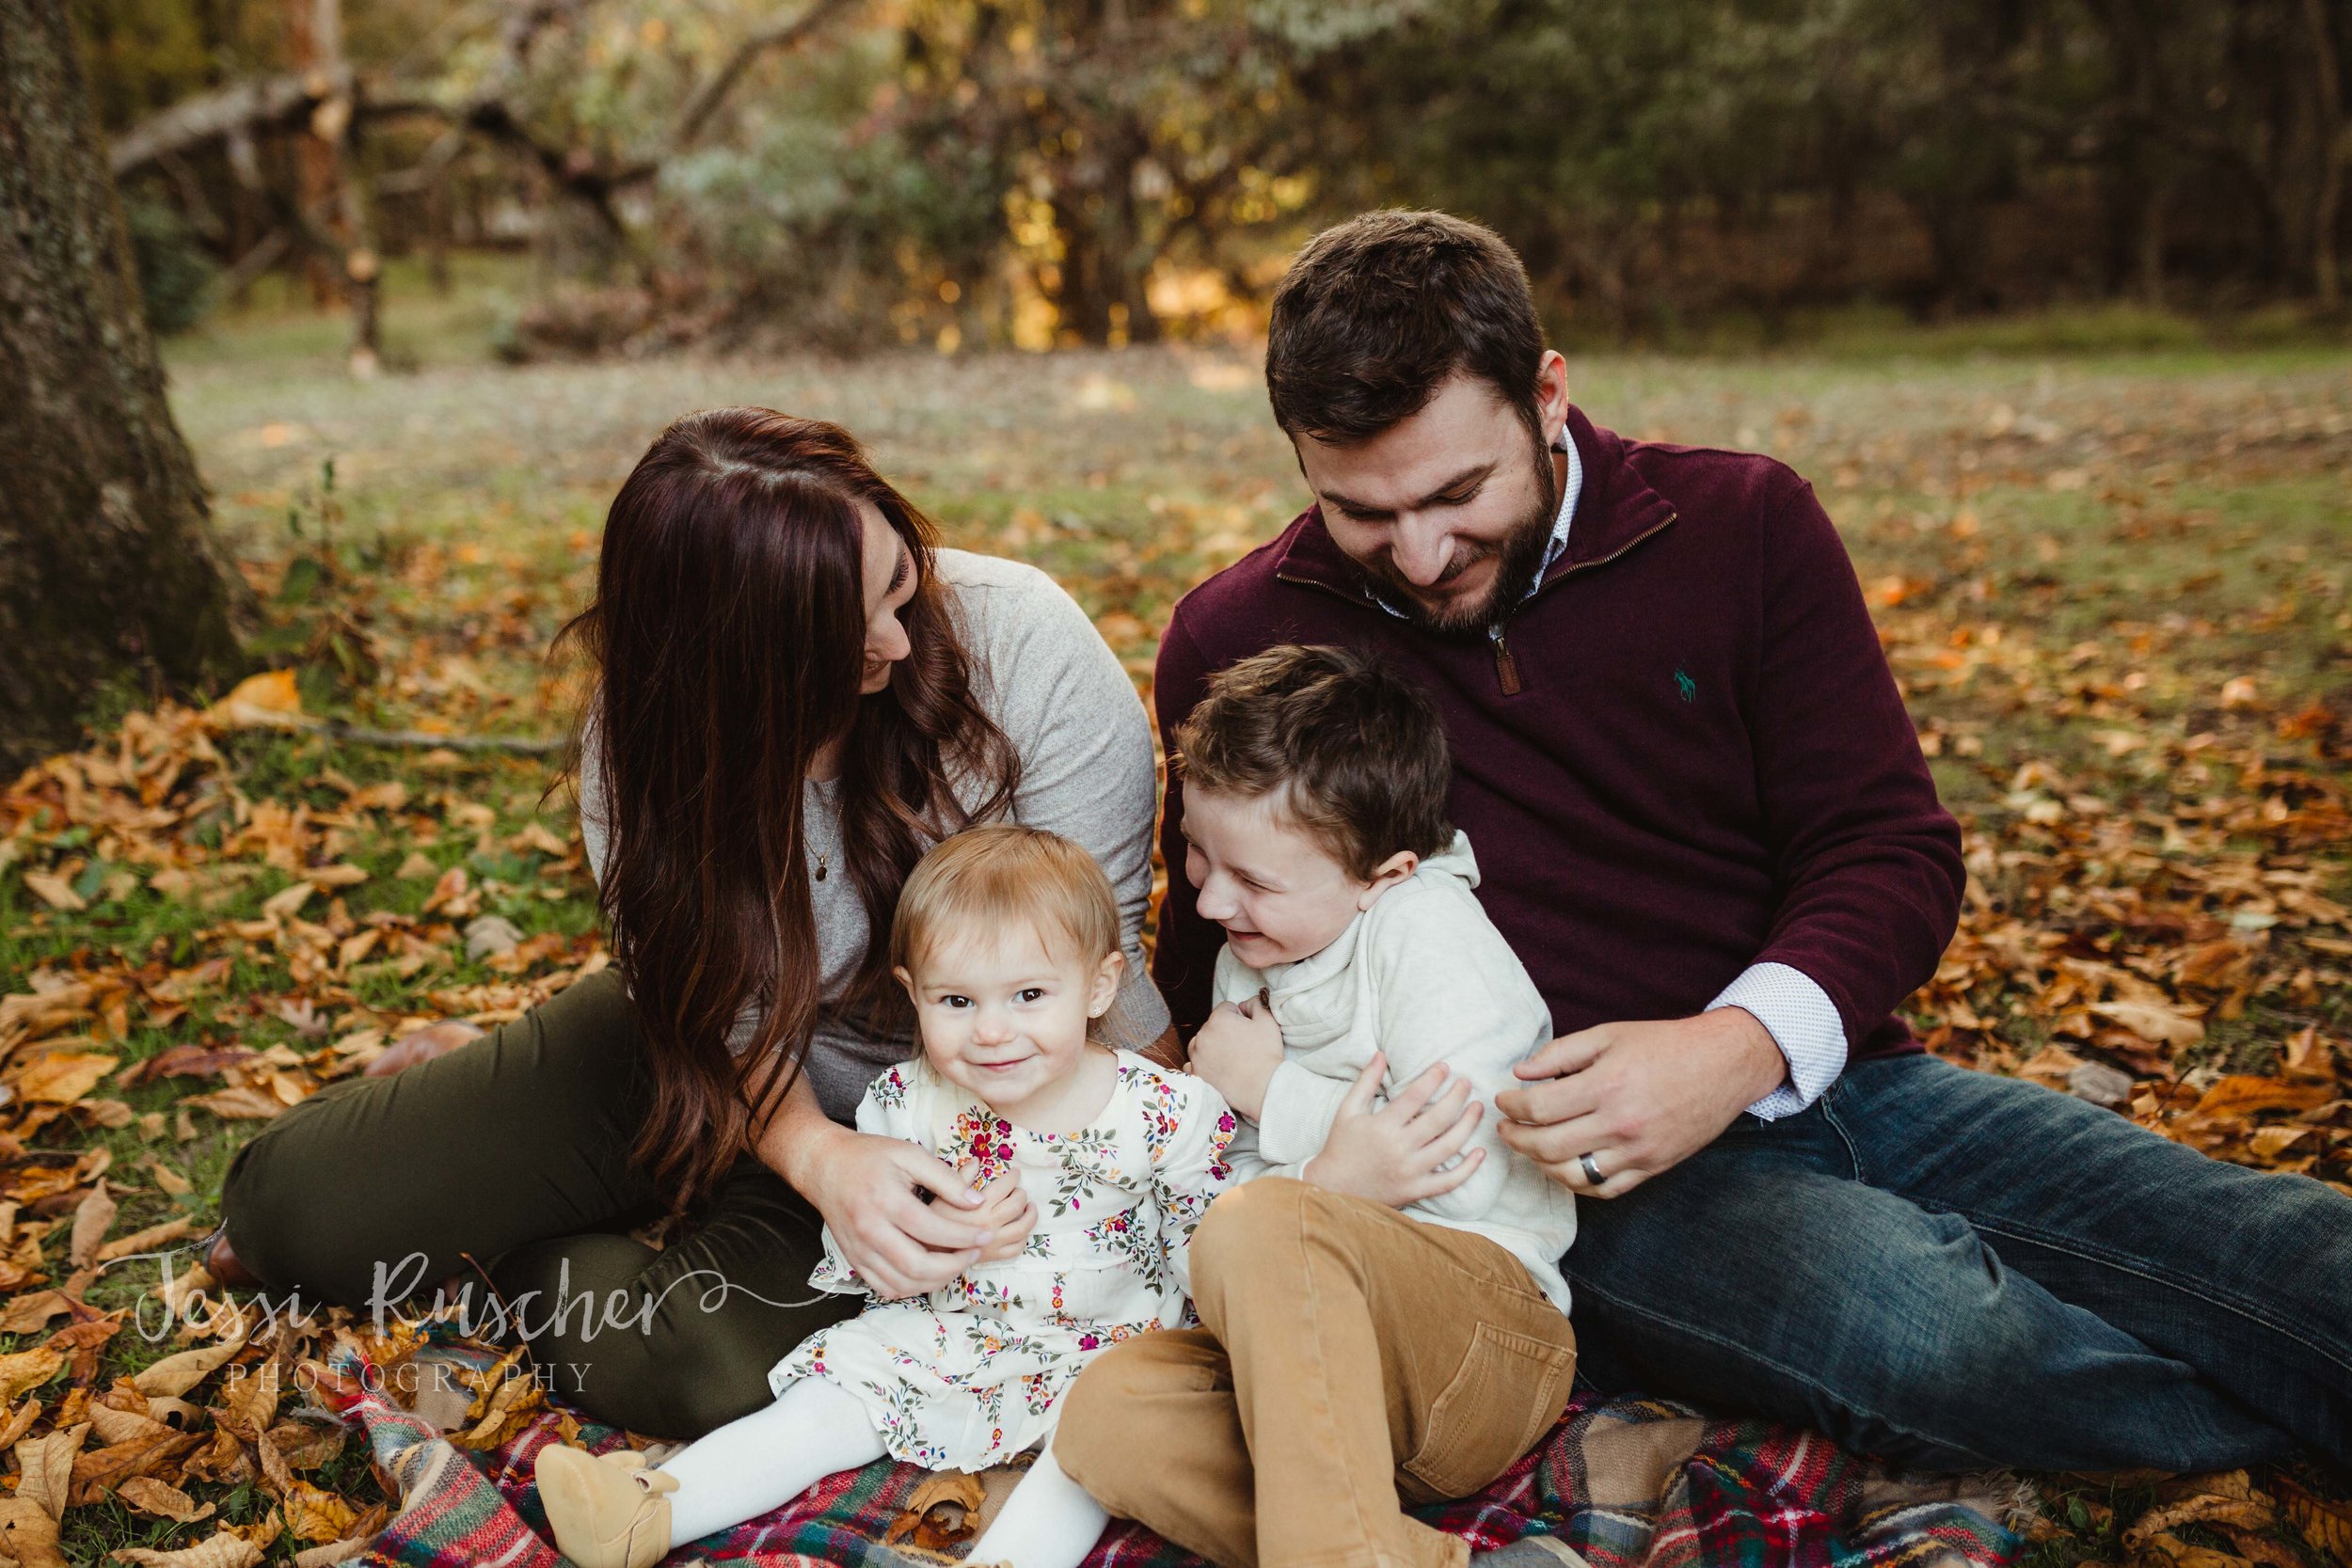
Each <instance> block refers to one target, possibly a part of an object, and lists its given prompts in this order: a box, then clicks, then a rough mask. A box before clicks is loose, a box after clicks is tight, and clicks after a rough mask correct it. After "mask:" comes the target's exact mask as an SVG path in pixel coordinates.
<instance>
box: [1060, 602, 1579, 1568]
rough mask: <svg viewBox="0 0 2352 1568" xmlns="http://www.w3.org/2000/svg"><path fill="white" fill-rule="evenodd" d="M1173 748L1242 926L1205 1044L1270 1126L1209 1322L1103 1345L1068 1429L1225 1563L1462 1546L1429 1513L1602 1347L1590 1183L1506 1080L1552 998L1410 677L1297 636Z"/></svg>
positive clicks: (1366, 1558)
mask: <svg viewBox="0 0 2352 1568" xmlns="http://www.w3.org/2000/svg"><path fill="white" fill-rule="evenodd" d="M1175 742H1176V748H1177V752H1178V755H1177V757H1176V758H1175V766H1177V767H1178V768H1181V769H1182V773H1183V778H1184V801H1185V810H1184V834H1185V837H1186V840H1187V841H1188V847H1187V850H1186V854H1185V863H1184V876H1185V877H1186V878H1188V879H1190V880H1191V881H1192V883H1193V885H1194V886H1195V887H1197V888H1199V889H1200V911H1201V912H1202V913H1203V914H1204V915H1206V916H1208V917H1209V918H1210V919H1213V920H1216V922H1217V923H1218V924H1219V925H1221V926H1222V927H1224V929H1225V934H1226V945H1225V948H1224V951H1223V952H1222V953H1220V954H1219V955H1218V958H1217V964H1216V995H1217V998H1218V1000H1219V1003H1220V1006H1218V1007H1217V1009H1216V1013H1215V1014H1213V1015H1212V1016H1211V1018H1210V1019H1209V1021H1208V1022H1207V1023H1206V1024H1204V1025H1203V1026H1202V1028H1201V1030H1200V1033H1199V1034H1198V1035H1197V1036H1195V1037H1194V1038H1193V1042H1192V1067H1193V1070H1194V1071H1195V1072H1197V1073H1199V1074H1200V1076H1201V1077H1203V1078H1205V1079H1207V1080H1208V1081H1209V1082H1210V1084H1212V1085H1215V1086H1216V1088H1217V1089H1218V1090H1219V1091H1220V1092H1222V1093H1223V1094H1224V1096H1225V1097H1226V1099H1227V1101H1229V1102H1230V1103H1231V1104H1232V1106H1233V1108H1234V1109H1235V1110H1236V1111H1238V1112H1240V1113H1241V1114H1242V1116H1243V1117H1245V1118H1246V1120H1245V1122H1244V1125H1243V1127H1242V1129H1241V1130H1240V1132H1238V1133H1237V1135H1236V1136H1235V1138H1234V1140H1233V1143H1232V1148H1231V1150H1230V1153H1229V1158H1230V1159H1231V1160H1232V1163H1233V1165H1234V1168H1235V1173H1236V1175H1237V1176H1238V1177H1240V1178H1242V1179H1244V1180H1246V1181H1247V1184H1246V1185H1245V1186H1243V1187H1241V1188H1239V1189H1237V1190H1235V1191H1233V1192H1232V1193H1229V1194H1228V1195H1227V1196H1224V1197H1222V1198H1220V1199H1218V1200H1217V1201H1216V1204H1214V1205H1213V1206H1212V1207H1211V1209H1210V1211H1209V1213H1208V1216H1207V1217H1206V1218H1205V1219H1204V1220H1203V1221H1202V1222H1201V1224H1200V1229H1199V1230H1198V1231H1196V1232H1195V1234H1194V1237H1193V1251H1192V1282H1193V1293H1194V1304H1195V1307H1196V1308H1197V1309H1198V1311H1199V1313H1200V1322H1201V1324H1202V1326H1201V1327H1200V1329H1197V1330H1185V1331H1180V1332H1173V1333H1165V1334H1152V1335H1147V1336H1144V1337H1142V1338H1137V1339H1135V1340H1132V1341H1130V1342H1128V1343H1127V1344H1124V1345H1121V1346H1119V1347H1117V1348H1115V1349H1113V1350H1112V1351H1111V1352H1109V1353H1108V1354H1106V1355H1104V1357H1103V1358H1102V1359H1101V1360H1100V1361H1098V1362H1097V1363H1095V1364H1094V1365H1093V1366H1092V1367H1090V1368H1089V1370H1088V1371H1087V1372H1086V1373H1085V1374H1084V1375H1083V1376H1082V1377H1081V1378H1080V1379H1079V1381H1078V1383H1077V1385H1076V1386H1074V1387H1073V1390H1072V1392H1071V1394H1070V1396H1069V1399H1070V1403H1069V1404H1068V1405H1067V1406H1066V1408H1065V1412H1064V1417H1063V1421H1064V1425H1063V1429H1062V1431H1063V1433H1064V1437H1063V1438H1061V1439H1057V1443H1056V1449H1057V1452H1058V1453H1059V1454H1060V1455H1061V1457H1062V1461H1063V1464H1064V1466H1065V1468H1066V1469H1067V1470H1068V1471H1069V1472H1070V1474H1071V1475H1072V1476H1073V1477H1074V1478H1075V1479H1076V1480H1077V1481H1079V1482H1080V1483H1081V1484H1082V1485H1084V1486H1085V1487H1086V1488H1087V1489H1088V1490H1089V1492H1091V1493H1092V1494H1093V1495H1094V1497H1096V1498H1097V1499H1098V1500H1099V1501H1100V1502H1101V1503H1102V1504H1103V1505H1104V1507H1105V1508H1107V1509H1109V1510H1110V1511H1111V1512H1112V1513H1119V1514H1122V1515H1125V1516H1127V1517H1130V1518H1134V1519H1138V1520H1140V1521H1142V1522H1143V1523H1144V1524H1146V1525H1149V1526H1150V1527H1151V1528H1153V1529H1155V1530H1157V1531H1159V1532H1160V1533H1161V1534H1162V1535H1165V1536H1167V1537H1168V1539H1170V1540H1172V1541H1175V1542H1177V1543H1178V1544H1182V1545H1184V1546H1186V1547H1189V1548H1190V1549H1191V1550H1193V1551H1195V1552H1197V1553H1199V1554H1200V1555H1201V1556H1202V1557H1205V1558H1207V1559H1209V1560H1211V1561H1212V1562H1216V1563H1219V1564H1224V1565H1240V1564H1257V1565H1262V1568H1280V1565H1286V1564H1314V1565H1316V1568H1326V1565H1336V1564H1343V1563H1345V1564H1357V1563H1362V1564H1380V1565H1383V1568H1388V1565H1404V1564H1413V1565H1422V1564H1426V1565H1429V1568H1438V1565H1444V1568H1460V1565H1461V1564H1462V1563H1463V1562H1464V1561H1465V1560H1466V1559H1467V1558H1468V1556H1469V1548H1468V1546H1467V1544H1466V1543H1464V1542H1463V1541H1462V1540H1461V1539H1460V1538H1459V1537H1456V1536H1451V1535H1447V1534H1444V1533H1442V1532H1439V1531H1438V1530H1434V1529H1431V1528H1428V1527H1426V1526H1424V1525H1422V1524H1421V1523H1419V1522H1418V1521H1416V1520H1414V1519H1412V1518H1411V1517H1409V1516H1408V1515H1407V1514H1406V1513H1405V1512H1404V1507H1405V1505H1406V1504H1408V1503H1414V1504H1418V1503H1425V1502H1429V1501H1433V1500H1436V1499H1438V1498H1445V1497H1464V1496H1467V1495H1469V1494H1470V1493H1472V1492H1475V1491H1477V1490H1479V1489H1480V1488H1482V1487H1484V1486H1485V1485H1486V1483H1487V1482H1488V1481H1492V1480H1493V1479H1494V1478H1495V1477H1496V1476H1497V1475H1499V1474H1501V1473H1502V1471H1503V1470H1504V1469H1505V1468H1507V1467H1508V1466H1509V1465H1510V1464H1511V1463H1512V1462H1513V1461H1514V1460H1516V1459H1518V1457H1519V1456H1520V1455H1521V1454H1523V1453H1525V1452H1526V1451H1527V1449H1529V1448H1530V1447H1532V1446H1533V1445H1534V1443H1535V1442H1536V1440H1537V1439H1539V1438H1540V1437H1541V1436H1542V1435H1543V1433H1545V1432H1546V1431H1547V1430H1549V1427H1550V1425H1551V1423H1552V1422H1553V1421H1554V1420H1556V1419H1557V1418H1558V1417H1559V1414H1560V1411H1561V1409H1562V1408H1563V1406H1565V1403H1566V1402H1567V1398H1568V1392H1569V1383H1570V1381H1571V1378H1572V1376H1573V1374H1574V1370H1575V1366H1576V1352H1575V1338H1574V1336H1573V1335H1572V1334H1571V1332H1570V1330H1569V1327H1568V1320H1567V1307H1568V1292H1567V1286H1566V1284H1565V1282H1564V1281H1563V1280H1562V1279H1561V1276H1560V1272H1559V1267H1558V1259H1559V1258H1560V1255H1561V1253H1563V1252H1564V1251H1565V1250H1566V1248H1567V1245H1568V1243H1569V1242H1570V1240H1571V1239H1572V1238H1573V1237H1574V1235H1575V1231H1576V1217H1575V1210H1574V1207H1573V1199H1572V1198H1571V1197H1570V1196H1569V1195H1568V1193H1567V1192H1566V1191H1565V1189H1563V1188H1562V1187H1560V1186H1559V1185H1558V1184H1557V1183H1555V1182H1552V1181H1550V1180H1547V1179H1546V1178H1545V1177H1544V1175H1543V1173H1542V1172H1541V1171H1539V1170H1537V1169H1536V1168H1535V1167H1534V1165H1533V1164H1530V1163H1529V1162H1528V1161H1527V1160H1526V1159H1525V1158H1524V1157H1522V1156H1519V1155H1517V1154H1514V1153H1512V1152H1511V1151H1510V1150H1509V1149H1508V1148H1505V1147H1504V1145H1503V1144H1502V1141H1501V1140H1500V1139H1499V1138H1497V1137H1496V1136H1495V1132H1494V1126H1493V1123H1492V1120H1491V1118H1490V1117H1484V1116H1483V1115H1482V1111H1483V1106H1482V1104H1481V1103H1478V1102H1482V1101H1488V1100H1490V1099H1491V1098H1492V1096H1493V1095H1494V1094H1495V1093H1496V1092H1497V1091H1498V1090H1500V1089H1502V1088H1505V1087H1509V1086H1511V1085H1513V1084H1514V1083H1515V1082H1516V1080H1515V1079H1514V1078H1513V1076H1512V1073H1511V1069H1512V1067H1513V1065H1514V1064H1516V1063H1518V1061H1520V1060H1522V1059H1524V1058H1525V1057H1526V1056H1527V1055H1528V1054H1529V1053H1531V1052H1533V1051H1534V1049H1535V1048H1536V1047H1538V1046H1540V1045H1542V1044H1543V1043H1545V1042H1546V1041H1547V1040H1549V1038H1550V1037H1551V1019H1550V1015H1549V1010H1548V1009H1547V1008H1546V1007H1545V1006H1544V1002H1543V999H1542V998H1541V996H1539V995H1538V994H1537V992H1536V990H1535V988H1534V983H1533V982H1531V981H1530V980H1529V979H1528V977H1527V974H1526V971H1525V970H1524V969H1522V968H1521V967H1520V965H1519V962H1518V959H1517V958H1515V957H1514V956H1513V955H1512V953H1511V950H1510V947H1509V946H1508V944H1506V943H1505V942H1503V940H1502V936H1501V934H1500V933H1498V932H1497V931H1496V930H1495V928H1494V927H1493V925H1492V924H1491V923H1489V922H1488V920H1487V919H1486V914H1485V912H1484V911H1482V910H1481V909H1480V908H1479V904H1478V900H1477V899H1476V897H1475V896H1473V895H1472V894H1471V892H1470V890H1471V889H1472V888H1473V887H1475V886H1476V885H1477V882H1478V871H1477V866H1476V863H1474V862H1473V860H1472V859H1471V855H1470V843H1469V840H1468V839H1467V838H1466V837H1465V836H1464V835H1463V834H1461V833H1458V832H1455V831H1454V829H1453V828H1452V827H1451V826H1450V825H1449V824H1448V822H1447V820H1446V816H1445V800H1446V789H1447V783H1448V780H1449V778H1450V775H1451V765H1450V761H1449V758H1448V754H1447V749H1446V741H1445V732H1444V730H1443V728H1442V727H1441V725H1440V723H1439V721H1438V715H1437V711H1436V709H1435V707H1434V706H1433V705H1431V704H1430V702H1429V700H1428V699H1427V698H1426V697H1425V696H1423V695H1422V693H1421V692H1420V691H1419V690H1418V689H1415V688H1413V687H1412V686H1411V685H1410V684H1408V683H1407V682H1406V681H1404V680H1402V679H1401V678H1399V677H1397V676H1395V675H1392V674H1391V673H1387V672H1385V671H1384V670H1382V669H1380V668H1379V667H1378V666H1376V665H1375V664H1374V663H1372V662H1371V661H1369V660H1367V659H1366V658H1364V657H1361V656H1359V655H1357V654H1353V653H1349V652H1346V651H1344V650H1342V649H1338V648H1304V647H1295V646H1291V647H1279V648H1275V649H1272V650H1270V651H1268V652H1266V653H1264V654H1261V655H1259V656H1258V657H1254V658H1250V659H1246V660H1244V661H1242V662H1241V663H1238V664H1235V665H1233V666H1232V667H1231V668H1229V669H1227V670H1226V671H1224V672H1223V673H1220V674H1219V675H1217V676H1216V679H1215V680H1214V681H1213V682H1212V683H1211V686H1210V689H1209V695H1208V698H1207V700H1206V701H1204V702H1203V703H1202V704H1201V705H1200V707H1199V708H1197V709H1196V710H1195V711H1194V713H1193V715H1192V717H1191V718H1190V719H1189V720H1188V721H1186V722H1185V724H1184V727H1183V728H1182V729H1181V730H1180V731H1179V732H1178V734H1177V736H1175ZM1448 1080H1451V1083H1450V1084H1448ZM1441 1085H1444V1086H1442V1087H1441ZM1473 1096H1474V1097H1475V1098H1474V1101H1472V1102H1470V1103H1469V1104H1468V1105H1467V1106H1466V1105H1465V1101H1466V1100H1471V1097H1473ZM1383 1099H1385V1100H1386V1101H1387V1106H1386V1109H1385V1110H1382V1111H1379V1112H1378V1114H1376V1115H1375V1114H1374V1113H1375V1107H1376V1106H1377V1105H1378V1104H1379V1102H1380V1101H1382V1100H1383ZM1482 1123H1483V1124H1482ZM1457 1156H1458V1157H1457ZM1511 1550H1515V1551H1522V1555H1523V1549H1519V1548H1513V1549H1511ZM1530 1560H1531V1561H1545V1562H1549V1561H1550V1560H1551V1559H1549V1558H1548V1557H1538V1558H1531V1559H1530Z"/></svg>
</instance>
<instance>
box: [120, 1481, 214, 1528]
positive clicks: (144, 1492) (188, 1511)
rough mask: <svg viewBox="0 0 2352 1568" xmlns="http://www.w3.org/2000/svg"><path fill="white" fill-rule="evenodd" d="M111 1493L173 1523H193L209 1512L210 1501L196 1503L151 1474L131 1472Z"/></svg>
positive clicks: (138, 1508)
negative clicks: (198, 1504) (201, 1504)
mask: <svg viewBox="0 0 2352 1568" xmlns="http://www.w3.org/2000/svg"><path fill="white" fill-rule="evenodd" d="M115 1495H116V1496H117V1497H120V1498H121V1499H122V1500H123V1501H124V1502H126V1503H129V1504H130V1505H131V1506H132V1507H133V1508H135V1509H137V1510H138V1511H139V1512H140V1513H152V1514H154V1515H155V1516H156V1517H157V1518H159V1519H169V1520H171V1521H172V1522H173V1523H174V1524H180V1525H193V1524H195V1523H196V1522H197V1521H198V1520H199V1519H209V1518H211V1517H212V1516H213V1505H212V1504H211V1503H206V1504H204V1505H203V1506H202V1507H200V1508H199V1507H198V1506H197V1502H196V1499H195V1498H193V1497H189V1496H188V1495H187V1494H186V1493H185V1492H183V1491H181V1490H180V1489H179V1488H178V1487H176V1486H171V1485H167V1484H166V1483H165V1482H163V1481H157V1480H156V1479H155V1478H154V1477H153V1476H133V1477H132V1478H131V1479H130V1480H129V1481H124V1482H123V1483H122V1484H121V1486H120V1487H119V1488H117V1489H116V1493H115Z"/></svg>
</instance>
